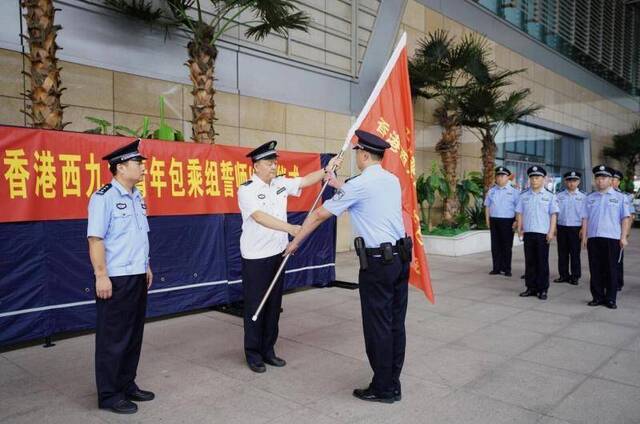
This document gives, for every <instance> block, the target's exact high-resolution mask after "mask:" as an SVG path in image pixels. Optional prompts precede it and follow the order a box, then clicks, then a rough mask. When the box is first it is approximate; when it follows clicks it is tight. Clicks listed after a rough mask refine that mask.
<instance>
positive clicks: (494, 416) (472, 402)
mask: <svg viewBox="0 0 640 424" xmlns="http://www.w3.org/2000/svg"><path fill="white" fill-rule="evenodd" d="M540 418H541V416H540V414H537V413H535V412H533V411H529V410H526V409H524V408H520V407H517V406H514V405H509V404H507V403H504V402H500V401H497V400H494V399H491V398H488V397H486V396H482V395H478V394H473V393H467V392H465V391H458V392H454V393H452V394H451V395H449V396H447V397H445V398H443V399H442V400H441V401H440V402H438V404H437V405H436V406H435V407H434V408H433V409H432V410H431V412H430V415H429V423H434V424H436V423H437V424H445V423H446V424H460V423H474V424H506V423H518V424H526V423H535V422H537V421H538V420H539V419H540ZM416 422H418V421H416ZM422 422H424V417H423V421H422Z"/></svg>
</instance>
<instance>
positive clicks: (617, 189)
mask: <svg viewBox="0 0 640 424" xmlns="http://www.w3.org/2000/svg"><path fill="white" fill-rule="evenodd" d="M614 190H615V191H617V192H618V193H622V190H620V189H619V188H614Z"/></svg>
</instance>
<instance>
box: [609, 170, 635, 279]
mask: <svg viewBox="0 0 640 424" xmlns="http://www.w3.org/2000/svg"><path fill="white" fill-rule="evenodd" d="M612 175H613V178H612V179H611V186H612V187H613V189H614V190H615V191H617V192H618V193H620V194H622V195H623V196H624V199H625V201H626V202H627V207H628V208H629V213H633V210H632V209H633V208H632V205H633V194H628V193H625V192H623V191H622V190H620V183H621V182H622V179H623V178H624V175H623V174H622V172H620V171H618V170H617V169H613V174H612ZM632 224H633V219H629V220H628V224H627V225H628V226H629V228H628V229H627V237H628V235H630V234H631V225H632ZM622 287H624V251H622V253H620V261H619V262H618V291H621V290H622Z"/></svg>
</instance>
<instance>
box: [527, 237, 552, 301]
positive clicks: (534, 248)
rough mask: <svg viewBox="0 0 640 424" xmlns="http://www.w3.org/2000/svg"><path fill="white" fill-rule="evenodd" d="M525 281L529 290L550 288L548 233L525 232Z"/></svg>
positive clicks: (537, 290)
mask: <svg viewBox="0 0 640 424" xmlns="http://www.w3.org/2000/svg"><path fill="white" fill-rule="evenodd" d="M524 263H525V265H524V281H525V284H526V285H527V288H528V289H529V290H532V291H534V292H537V293H540V292H546V291H547V290H548V289H549V244H548V243H547V235H546V234H542V233H524Z"/></svg>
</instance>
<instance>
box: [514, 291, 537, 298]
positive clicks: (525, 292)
mask: <svg viewBox="0 0 640 424" xmlns="http://www.w3.org/2000/svg"><path fill="white" fill-rule="evenodd" d="M535 295H536V292H534V291H533V290H529V289H526V290H525V291H523V292H522V293H520V294H519V295H518V296H520V297H529V296H535Z"/></svg>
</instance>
